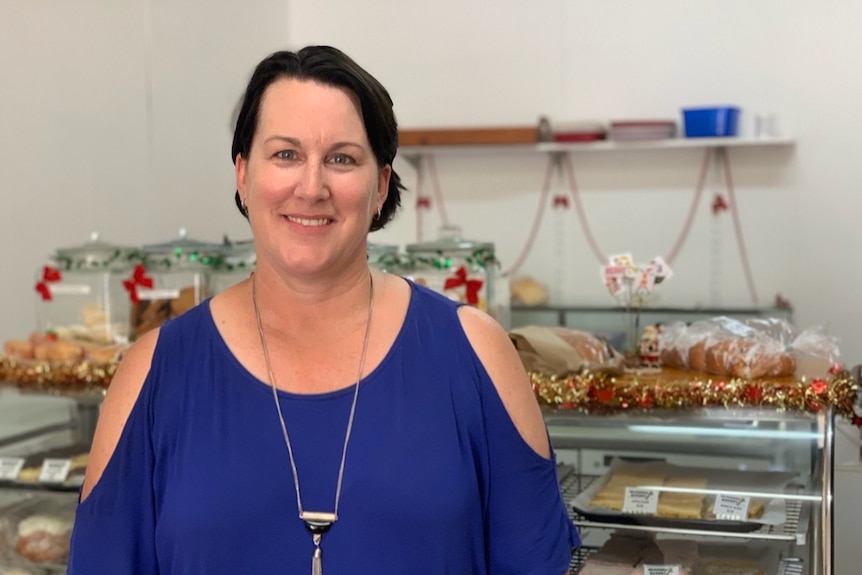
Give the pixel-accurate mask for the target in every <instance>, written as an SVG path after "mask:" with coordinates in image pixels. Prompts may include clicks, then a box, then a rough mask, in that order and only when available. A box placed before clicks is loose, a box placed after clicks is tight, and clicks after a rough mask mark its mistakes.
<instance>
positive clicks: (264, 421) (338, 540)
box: [68, 284, 579, 575]
mask: <svg viewBox="0 0 862 575" xmlns="http://www.w3.org/2000/svg"><path fill="white" fill-rule="evenodd" d="M411 286H412V288H411V290H412V291H411V299H410V304H409V307H408V310H407V314H406V318H405V320H404V324H403V326H402V328H401V331H400V333H399V334H398V336H397V338H396V340H395V342H394V344H393V345H392V348H391V349H390V350H389V351H388V353H387V355H386V356H385V358H384V359H383V361H382V362H381V363H380V365H379V366H378V367H377V368H376V369H375V370H374V371H372V372H371V373H369V374H368V375H367V376H366V377H365V378H364V379H363V380H362V382H361V384H360V391H359V399H358V403H357V407H356V416H355V421H354V425H353V431H352V434H351V437H350V445H349V447H348V451H347V460H346V463H345V469H344V479H343V487H342V494H341V502H340V508H339V518H338V521H337V523H335V525H333V527H332V529H331V530H330V531H329V532H328V533H327V534H326V535H324V536H323V541H322V545H321V548H322V550H323V568H324V573H326V575H348V574H350V575H356V574H360V575H361V574H375V575H378V574H390V573H391V574H396V573H398V574H400V573H411V574H423V573H427V574H429V575H430V574H433V575H443V574H451V575H461V574H463V575H481V574H487V573H490V574H492V575H503V574H513V575H514V574H517V575H525V574H536V575H539V574H541V575H563V573H565V572H566V569H567V568H568V565H569V560H570V557H571V551H572V549H573V548H574V547H575V546H577V545H578V544H579V539H578V534H577V531H576V530H575V527H574V525H573V524H572V523H571V521H570V520H569V519H568V516H567V514H566V508H565V505H564V503H563V501H562V498H561V494H560V490H559V485H558V483H557V479H556V467H555V464H554V461H553V460H547V459H544V458H543V457H541V456H540V455H538V454H537V453H536V452H535V451H533V450H532V449H531V448H530V446H529V445H527V443H526V442H525V441H524V440H523V439H522V437H521V436H520V434H519V433H518V431H517V429H516V428H515V426H514V424H513V423H512V421H511V419H510V418H509V415H508V412H507V411H506V409H505V407H504V406H503V404H502V402H501V400H500V398H499V396H498V394H497V392H496V388H495V387H494V384H493V382H492V381H491V380H490V378H489V377H488V374H487V372H486V371H485V369H484V368H483V366H482V364H481V363H480V361H479V359H478V357H477V356H476V354H475V353H474V351H473V349H472V346H471V345H470V343H469V341H468V340H467V337H466V335H465V334H464V331H463V329H462V327H461V324H460V321H459V319H458V316H457V313H456V308H457V304H455V303H453V302H450V301H449V300H446V299H445V298H443V297H441V296H439V295H437V294H435V293H434V292H432V291H430V290H427V289H425V288H422V287H421V286H416V285H415V284H411ZM333 361H337V359H336V357H335V355H333ZM352 399H353V388H352V386H351V387H349V388H347V389H342V390H338V391H335V392H331V393H322V394H313V395H303V394H294V393H286V392H281V391H280V392H279V400H280V401H281V405H282V410H283V412H284V417H285V421H286V422H287V428H288V432H289V434H290V440H291V444H292V446H293V450H294V456H295V459H296V465H297V469H298V472H299V483H300V486H301V489H302V502H303V507H304V508H305V509H306V510H313V511H327V512H329V511H332V508H333V502H334V496H335V483H336V479H337V475H338V466H339V463H340V457H341V448H342V443H343V441H344V432H345V427H346V425H347V417H348V413H349V410H350V404H351V401H352ZM313 549H314V547H313V544H312V540H311V536H310V535H309V533H308V532H307V531H305V528H304V526H303V524H302V522H301V521H300V520H299V518H298V514H297V509H296V499H295V491H294V487H293V481H292V474H291V470H290V463H289V459H288V456H287V448H286V447H285V444H284V439H283V437H282V434H281V429H280V426H279V423H278V417H277V413H276V410H275V406H274V405H273V399H272V390H271V388H270V387H269V386H268V385H266V384H265V383H263V382H261V381H260V380H258V379H257V378H255V377H254V376H253V375H252V374H250V373H249V372H248V371H246V369H245V368H244V367H243V366H242V365H241V364H240V363H239V362H238V361H237V360H236V358H235V357H234V356H233V355H232V353H231V352H230V351H229V349H228V347H227V346H226V344H225V343H224V341H223V340H222V339H221V336H220V334H219V332H218V330H217V329H216V326H215V324H214V322H213V319H212V315H211V313H210V308H209V301H206V302H204V303H203V304H202V305H200V306H198V307H196V308H194V309H192V310H190V311H188V312H186V313H185V314H183V315H182V316H180V317H179V318H177V319H175V320H172V321H170V322H168V323H166V324H164V325H163V326H162V328H161V333H160V335H159V340H158V343H157V344H156V348H155V352H154V355H153V360H152V366H151V369H150V372H149V375H148V376H147V378H146V381H145V382H144V385H143V388H142V390H141V393H140V396H139V397H138V400H137V402H136V403H135V406H134V408H133V409H132V412H131V414H130V416H129V419H128V422H127V423H126V426H125V428H124V430H123V433H122V435H121V437H120V440H119V444H118V445H117V448H116V450H115V452H114V454H113V456H112V458H111V459H110V461H109V462H108V465H107V467H106V468H105V470H104V472H103V474H102V477H101V479H100V480H99V481H98V483H97V484H96V486H95V487H94V489H93V491H92V492H91V493H90V495H89V496H88V497H87V499H86V500H85V501H84V502H83V503H81V504H80V505H79V506H78V509H77V515H76V518H75V526H74V530H73V533H72V552H71V557H70V560H69V570H68V575H94V574H110V575H131V574H136V575H142V574H143V575H149V574H160V575H193V574H201V575H221V574H224V575H237V574H243V575H252V574H253V575H268V574H275V573H290V574H293V573H308V572H310V571H311V556H312V552H313Z"/></svg>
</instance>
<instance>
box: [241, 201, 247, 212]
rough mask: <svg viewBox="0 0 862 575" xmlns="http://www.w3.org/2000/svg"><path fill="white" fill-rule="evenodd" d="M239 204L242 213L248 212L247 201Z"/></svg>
mask: <svg viewBox="0 0 862 575" xmlns="http://www.w3.org/2000/svg"><path fill="white" fill-rule="evenodd" d="M239 206H240V208H242V212H243V213H244V214H248V204H247V203H245V202H240V204H239Z"/></svg>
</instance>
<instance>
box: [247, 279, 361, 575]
mask: <svg viewBox="0 0 862 575" xmlns="http://www.w3.org/2000/svg"><path fill="white" fill-rule="evenodd" d="M369 284H370V290H369V296H368V319H367V320H366V321H365V336H364V337H363V339H362V354H361V355H360V357H359V373H357V375H356V383H355V384H354V385H353V403H351V405H350V415H349V416H348V419H347V431H346V432H345V434H344V446H343V447H342V449H341V464H340V465H339V466H338V481H337V483H336V484H335V506H334V509H333V511H332V512H331V513H329V512H326V511H305V510H304V509H303V508H302V496H301V495H300V491H299V474H298V473H297V471H296V461H295V460H294V459H293V448H292V447H291V445H290V437H289V436H288V434H287V425H285V423H284V414H282V412H281V403H280V402H279V401H278V394H277V393H276V387H275V376H274V375H273V372H272V363H271V362H270V360H269V350H268V349H267V347H266V338H265V337H264V335H263V323H262V322H261V320H260V310H259V309H258V306H257V285H256V283H255V276H254V275H252V276H251V301H252V304H253V305H254V319H255V321H256V322H257V332H258V335H259V336H260V347H261V348H262V349H263V359H264V361H265V362H266V371H267V375H268V376H269V386H270V387H271V388H272V398H273V401H275V409H276V411H277V412H278V422H279V423H280V424H281V434H282V435H283V436H284V443H285V445H287V455H288V457H289V458H290V470H291V471H292V472H293V486H294V488H295V489H296V507H297V509H298V510H299V518H300V520H302V522H303V524H305V528H306V529H307V530H308V532H309V533H311V540H312V542H313V543H314V554H313V555H312V556H311V575H323V566H322V563H321V555H322V552H321V550H320V540H321V538H322V537H323V534H324V533H326V532H327V531H329V528H330V527H332V524H333V523H335V522H336V521H337V520H338V503H339V502H340V501H341V480H342V478H343V477H344V461H345V459H346V458H347V443H348V442H349V441H350V431H351V429H353V415H354V413H355V412H356V399H357V398H358V397H359V382H360V381H361V380H362V371H363V370H364V368H365V352H366V351H367V349H368V334H369V333H370V332H371V314H372V311H373V310H374V278H373V277H371V276H369Z"/></svg>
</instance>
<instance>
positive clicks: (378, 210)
mask: <svg viewBox="0 0 862 575" xmlns="http://www.w3.org/2000/svg"><path fill="white" fill-rule="evenodd" d="M382 211H383V206H377V218H376V219H378V220H379V219H380V212H382Z"/></svg>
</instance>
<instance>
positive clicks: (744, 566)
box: [698, 559, 765, 575]
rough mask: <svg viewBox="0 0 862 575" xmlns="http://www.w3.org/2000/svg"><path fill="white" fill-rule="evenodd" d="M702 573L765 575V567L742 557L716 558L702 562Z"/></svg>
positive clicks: (714, 574) (699, 571)
mask: <svg viewBox="0 0 862 575" xmlns="http://www.w3.org/2000/svg"><path fill="white" fill-rule="evenodd" d="M698 573H700V574H701V575H765V572H764V571H763V568H761V567H760V566H759V565H757V564H756V563H753V562H751V561H745V560H742V559H714V560H711V561H708V562H706V563H703V564H701V566H700V569H698Z"/></svg>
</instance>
